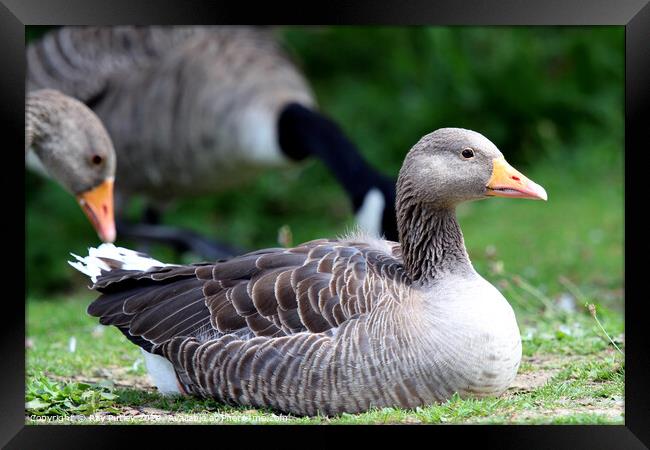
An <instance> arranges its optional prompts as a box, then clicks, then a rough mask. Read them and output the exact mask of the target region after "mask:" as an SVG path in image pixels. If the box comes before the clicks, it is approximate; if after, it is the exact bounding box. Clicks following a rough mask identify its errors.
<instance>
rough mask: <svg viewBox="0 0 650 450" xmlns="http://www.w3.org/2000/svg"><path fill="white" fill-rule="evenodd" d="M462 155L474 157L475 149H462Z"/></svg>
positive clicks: (466, 157)
mask: <svg viewBox="0 0 650 450" xmlns="http://www.w3.org/2000/svg"><path fill="white" fill-rule="evenodd" d="M461 155H463V158H465V159H469V158H473V157H474V150H472V149H471V148H466V149H465V150H463V151H462V153H461Z"/></svg>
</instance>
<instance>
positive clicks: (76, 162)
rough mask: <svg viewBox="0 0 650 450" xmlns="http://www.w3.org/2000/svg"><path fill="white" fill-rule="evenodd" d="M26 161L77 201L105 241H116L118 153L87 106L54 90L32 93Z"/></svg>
mask: <svg viewBox="0 0 650 450" xmlns="http://www.w3.org/2000/svg"><path fill="white" fill-rule="evenodd" d="M25 162H26V163H27V165H28V166H30V167H31V168H33V169H35V170H37V171H40V172H42V174H43V175H46V176H50V177H52V178H53V179H55V180H56V181H58V182H59V184H61V186H62V187H63V188H64V189H66V190H67V191H68V192H70V193H71V194H73V195H74V196H76V197H77V200H78V201H79V203H80V206H81V207H82V209H83V210H84V212H85V213H86V215H87V216H88V219H89V220H90V221H91V223H92V224H93V226H94V227H95V229H96V231H97V233H98V234H99V237H100V238H101V239H102V240H103V241H105V242H112V241H113V240H115V223H114V220H113V178H114V175H115V164H116V163H115V149H114V148H113V143H112V141H111V139H110V137H109V136H108V133H107V132H106V129H105V128H104V126H103V125H102V123H101V121H100V120H99V118H98V117H97V116H96V115H95V114H94V113H93V112H92V111H91V110H90V109H89V108H88V107H87V106H86V105H84V104H83V103H81V102H80V101H78V100H76V99H74V98H71V97H69V96H67V95H64V94H63V93H61V92H59V91H57V90H54V89H37V90H34V91H31V92H28V93H27V95H26V99H25Z"/></svg>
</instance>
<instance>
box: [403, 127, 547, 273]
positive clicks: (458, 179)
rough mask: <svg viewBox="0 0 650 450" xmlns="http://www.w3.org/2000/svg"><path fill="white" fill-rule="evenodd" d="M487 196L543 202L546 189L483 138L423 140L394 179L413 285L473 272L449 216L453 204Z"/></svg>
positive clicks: (437, 135)
mask: <svg viewBox="0 0 650 450" xmlns="http://www.w3.org/2000/svg"><path fill="white" fill-rule="evenodd" d="M490 197H513V198H529V199H538V200H546V199H547V195H546V191H545V190H544V188H543V187H541V186H540V185H538V184H536V183H534V182H533V181H531V180H529V179H528V178H527V177H525V176H524V175H523V174H521V173H520V172H519V171H517V170H515V169H514V168H513V167H512V166H510V164H508V163H507V162H506V160H505V158H504V157H503V154H502V153H501V152H500V151H499V149H498V148H497V147H496V146H495V145H494V144H493V143H492V142H490V141H489V140H488V139H487V138H485V137H484V136H483V135H481V134H479V133H477V132H475V131H471V130H465V129H461V128H442V129H439V130H437V131H434V132H433V133H430V134H428V135H426V136H424V137H423V138H422V139H420V141H419V142H418V143H417V144H415V146H413V148H412V149H411V150H410V151H409V153H408V154H407V155H406V158H405V159H404V163H403V165H402V168H401V169H400V173H399V177H398V179H397V201H396V208H395V209H396V214H397V228H398V232H399V237H400V243H401V245H402V252H403V258H404V264H405V267H406V269H407V272H408V273H409V275H410V277H411V279H412V280H414V281H418V282H421V283H427V282H429V281H431V280H433V279H436V278H437V277H438V276H439V275H440V274H441V273H448V272H462V271H469V272H471V271H473V269H472V268H471V263H470V261H469V257H468V255H467V251H466V249H465V243H464V240H463V235H462V232H461V230H460V227H459V225H458V222H457V221H456V218H455V208H456V206H457V205H458V204H459V203H462V202H466V201H473V200H481V199H485V198H490Z"/></svg>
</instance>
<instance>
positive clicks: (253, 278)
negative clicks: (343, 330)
mask: <svg viewBox="0 0 650 450" xmlns="http://www.w3.org/2000/svg"><path fill="white" fill-rule="evenodd" d="M398 251H399V247H394V249H393V250H392V251H391V252H395V253H393V254H389V253H387V252H386V251H382V250H379V249H376V248H373V247H372V246H370V245H369V244H368V243H365V242H341V241H334V240H318V241H311V242H308V243H305V244H302V245H301V246H298V247H295V248H291V249H279V248H277V249H266V250H261V251H258V252H253V253H249V254H246V255H242V256H239V257H236V258H233V259H231V260H228V261H225V262H217V263H214V264H197V265H189V266H166V267H160V268H152V269H150V270H148V271H145V272H142V271H129V270H121V269H115V270H111V271H110V272H104V273H103V274H102V275H100V276H99V277H98V279H97V282H96V283H95V285H94V286H93V288H94V289H96V290H98V291H100V292H102V294H103V295H101V296H100V297H99V298H98V299H97V300H96V301H95V302H93V303H92V304H91V305H90V306H89V308H88V312H89V314H91V315H93V316H97V317H100V322H101V323H103V324H106V325H115V326H117V327H118V328H120V329H121V330H122V331H123V332H124V334H125V335H127V337H129V338H130V339H131V340H132V341H133V342H135V343H136V344H138V345H141V346H143V347H145V349H148V348H150V347H151V345H150V344H147V343H153V344H160V343H163V342H166V341H168V340H169V339H171V338H173V337H178V336H188V337H198V338H200V339H201V338H212V337H219V336H223V335H226V334H235V335H238V336H240V337H244V338H252V337H255V336H267V337H279V336H284V335H291V334H295V333H299V332H312V333H320V332H327V331H328V330H332V329H334V328H336V327H338V326H339V325H340V324H341V323H342V322H344V321H345V320H347V319H348V318H351V317H353V316H355V315H358V314H364V313H366V312H369V311H370V310H371V309H372V307H373V304H374V302H376V301H377V299H378V298H379V297H380V296H381V294H382V292H384V291H385V289H387V288H388V287H389V286H390V283H391V282H396V283H399V282H402V281H403V280H402V279H401V277H403V271H402V270H401V262H400V260H399V258H398V257H396V255H397V252H398Z"/></svg>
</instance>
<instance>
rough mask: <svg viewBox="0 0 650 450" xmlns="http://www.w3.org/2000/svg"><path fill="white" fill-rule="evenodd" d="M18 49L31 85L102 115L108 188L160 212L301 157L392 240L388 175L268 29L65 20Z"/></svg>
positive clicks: (363, 221)
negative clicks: (109, 160) (321, 103)
mask: <svg viewBox="0 0 650 450" xmlns="http://www.w3.org/2000/svg"><path fill="white" fill-rule="evenodd" d="M27 60H28V79H27V81H28V84H29V85H30V86H32V87H52V88H56V89H59V90H61V91H63V92H65V93H67V94H68V95H72V96H74V97H75V98H78V99H80V100H82V101H84V102H86V103H87V104H88V105H90V106H91V108H92V109H93V110H94V111H95V112H96V113H97V114H98V116H99V117H100V118H101V119H102V121H103V122H104V124H105V125H106V127H107V129H108V131H109V132H110V135H111V137H112V139H113V142H114V144H115V148H116V151H117V154H118V160H119V162H120V163H119V165H118V168H117V180H118V181H117V183H116V186H115V189H116V195H117V197H118V199H119V198H125V197H129V196H131V195H134V194H138V195H144V196H146V197H147V198H148V199H149V200H150V201H151V202H153V203H154V204H156V205H157V207H156V208H154V209H156V210H158V211H160V210H162V209H164V205H165V204H166V203H167V202H168V201H170V200H172V199H173V198H174V197H182V196H185V197H192V196H196V195H198V194H206V193H215V192H220V191H222V190H223V189H225V188H227V187H229V186H234V185H238V184H240V183H242V182H243V181H244V180H247V179H250V178H251V177H253V176H255V174H258V173H259V171H260V170H262V169H265V168H269V167H281V166H285V165H287V164H290V163H291V162H295V161H300V160H303V159H305V158H307V157H309V156H311V157H314V158H318V159H320V160H321V161H322V162H323V163H324V164H325V165H326V166H327V167H328V168H329V169H330V170H331V171H332V173H333V174H334V176H335V177H336V178H337V180H338V181H339V182H340V184H341V185H342V186H343V188H344V189H345V191H346V192H347V195H348V196H349V198H350V199H351V201H352V205H353V207H354V211H355V213H356V216H357V219H358V223H360V225H361V226H362V227H363V228H364V229H368V230H369V231H370V232H372V233H373V234H377V235H380V234H381V233H384V234H385V235H386V237H387V238H389V239H397V228H396V222H395V210H394V200H395V191H394V189H395V184H394V181H392V180H390V179H388V178H387V177H384V176H383V175H381V174H380V173H379V172H377V171H376V170H375V169H373V168H372V167H371V166H369V165H368V164H367V162H366V161H365V160H364V159H363V158H362V156H361V155H360V153H359V152H358V150H357V148H356V147H355V146H354V145H353V144H352V143H351V142H350V140H349V139H348V138H347V137H346V136H345V135H344V134H343V132H342V131H341V129H340V128H339V127H338V126H337V125H336V124H335V123H334V122H333V121H331V120H330V119H328V118H326V117H325V116H323V115H322V114H321V113H320V112H318V111H317V109H316V104H315V99H314V96H313V94H312V92H311V89H310V88H309V86H308V84H307V82H306V81H305V79H304V77H303V76H302V74H301V73H300V72H299V71H298V69H297V68H296V66H295V65H294V64H293V63H292V62H291V60H290V59H289V57H288V56H287V55H286V54H285V53H284V52H283V50H282V49H281V47H280V45H279V44H278V42H277V41H276V39H275V38H274V36H273V34H271V30H268V29H255V28H247V27H232V26H221V27H209V26H208V27H143V28H140V27H104V28H101V27H100V28H97V27H90V28H89V27H67V28H60V29H58V30H55V31H53V32H50V33H49V34H47V35H45V37H44V38H43V39H42V40H41V41H38V42H36V43H33V44H30V45H29V46H28V49H27ZM118 209H119V205H118ZM118 215H119V211H118ZM120 234H121V235H122V230H120Z"/></svg>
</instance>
